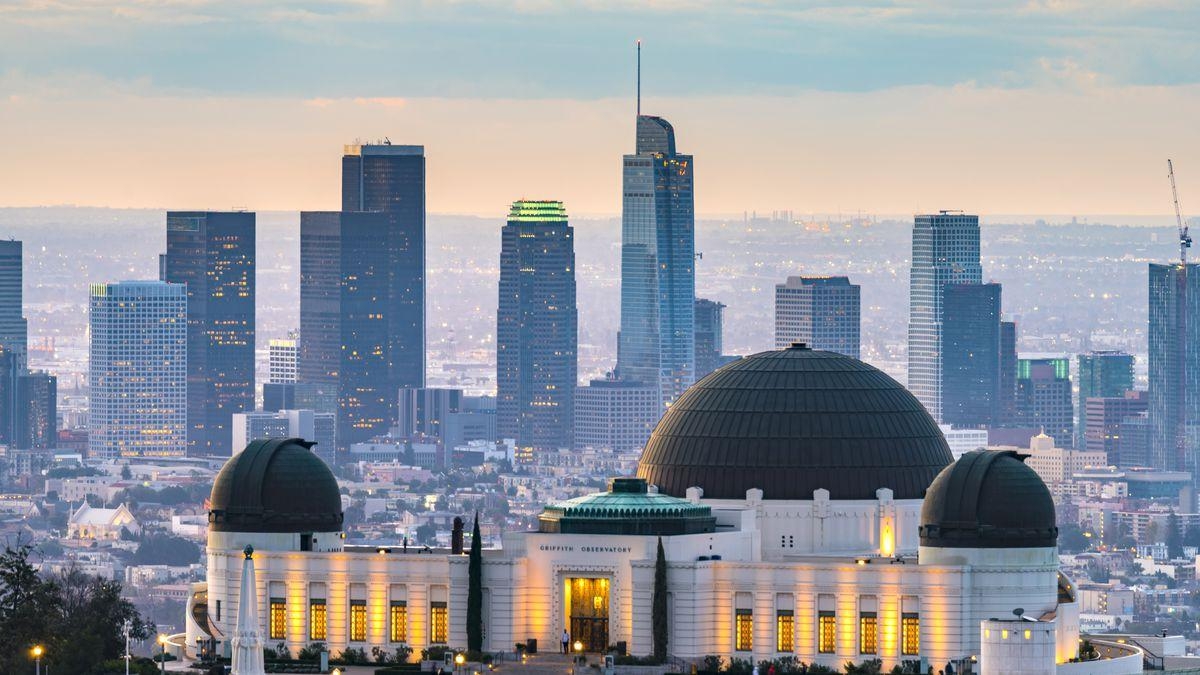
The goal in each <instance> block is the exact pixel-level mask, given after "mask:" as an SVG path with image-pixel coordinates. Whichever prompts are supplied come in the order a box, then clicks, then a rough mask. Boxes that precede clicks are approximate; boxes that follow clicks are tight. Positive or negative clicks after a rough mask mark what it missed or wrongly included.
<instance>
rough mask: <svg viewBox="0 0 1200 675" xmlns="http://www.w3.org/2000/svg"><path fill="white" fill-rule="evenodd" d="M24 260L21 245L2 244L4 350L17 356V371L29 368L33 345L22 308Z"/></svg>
mask: <svg viewBox="0 0 1200 675" xmlns="http://www.w3.org/2000/svg"><path fill="white" fill-rule="evenodd" d="M22 260H23V257H22V244H21V242H19V241H13V240H8V241H0V347H3V348H4V349H6V350H8V352H9V353H11V354H14V355H15V356H16V358H17V361H18V364H17V368H24V367H25V365H26V355H27V351H28V342H29V326H28V324H27V322H26V321H25V317H24V316H23V314H24V308H23V305H22V303H23V300H22V298H23V297H24V295H23V293H24V291H23V288H22V283H23V279H24V276H23V273H22V269H21V265H22Z"/></svg>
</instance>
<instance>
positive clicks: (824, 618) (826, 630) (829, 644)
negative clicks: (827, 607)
mask: <svg viewBox="0 0 1200 675" xmlns="http://www.w3.org/2000/svg"><path fill="white" fill-rule="evenodd" d="M836 649H837V623H836V622H835V620H834V617H833V612H817V651H818V652H819V653H821V654H832V653H833V652H834V651H836Z"/></svg>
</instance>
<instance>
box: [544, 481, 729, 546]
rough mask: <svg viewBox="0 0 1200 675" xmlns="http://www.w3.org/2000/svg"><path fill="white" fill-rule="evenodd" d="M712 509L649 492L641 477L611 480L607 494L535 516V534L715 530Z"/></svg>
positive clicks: (666, 533)
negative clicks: (536, 532)
mask: <svg viewBox="0 0 1200 675" xmlns="http://www.w3.org/2000/svg"><path fill="white" fill-rule="evenodd" d="M716 524H717V520H716V518H714V517H713V515H712V508H711V507H709V506H704V505H702V504H693V503H691V502H689V501H687V500H686V499H679V498H678V497H669V496H667V495H660V494H658V493H655V492H650V486H649V485H647V484H646V481H645V480H643V479H641V478H614V479H613V480H612V483H611V484H610V485H609V489H608V492H598V493H595V494H590V495H584V496H582V497H576V498H575V499H569V500H567V501H565V502H561V503H559V504H551V505H550V506H547V507H546V508H545V509H543V510H542V513H541V515H540V516H538V531H539V532H550V533H560V534H637V535H651V536H654V535H657V536H664V537H666V536H672V535H677V534H701V533H707V532H715V531H716Z"/></svg>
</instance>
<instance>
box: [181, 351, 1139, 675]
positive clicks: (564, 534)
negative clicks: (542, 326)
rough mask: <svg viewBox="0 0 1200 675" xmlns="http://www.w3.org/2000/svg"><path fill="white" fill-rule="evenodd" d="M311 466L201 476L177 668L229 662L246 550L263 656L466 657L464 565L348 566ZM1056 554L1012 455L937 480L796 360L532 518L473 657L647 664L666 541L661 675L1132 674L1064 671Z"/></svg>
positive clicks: (722, 379)
mask: <svg viewBox="0 0 1200 675" xmlns="http://www.w3.org/2000/svg"><path fill="white" fill-rule="evenodd" d="M310 445H311V444H309V443H306V442H303V441H300V440H298V439H273V440H260V441H255V442H253V443H251V444H250V445H249V446H247V447H246V449H245V450H244V451H243V452H241V453H240V454H238V455H235V456H234V457H233V458H232V459H230V460H229V461H228V463H226V465H225V466H224V468H223V469H222V470H221V472H220V473H219V475H218V476H217V478H216V482H215V484H214V486H213V490H212V497H211V510H210V512H209V534H208V546H207V581H206V582H205V583H201V584H196V585H194V587H193V592H192V594H191V596H190V600H189V602H188V608H187V616H186V623H187V638H186V639H187V642H186V645H187V647H186V648H187V649H188V651H189V653H190V652H192V650H193V648H194V646H195V645H196V644H197V643H198V642H199V641H200V640H204V641H215V642H216V645H217V651H218V653H223V654H228V653H229V648H228V646H227V645H228V642H229V640H230V636H231V635H232V634H233V631H234V628H235V626H236V625H237V622H238V616H237V611H238V606H239V597H238V596H239V593H240V588H241V581H242V568H243V562H244V559H245V555H244V554H243V549H245V548H246V547H247V546H252V547H253V549H254V552H255V553H254V564H255V568H256V570H257V571H256V577H257V578H256V580H255V584H254V585H255V592H256V594H257V598H256V600H257V602H256V604H257V608H258V614H259V616H258V617H257V621H258V625H259V626H260V630H261V632H262V637H263V639H264V641H265V643H266V644H268V645H275V644H277V643H279V642H285V643H287V645H288V647H289V648H290V649H291V651H292V653H293V654H294V653H296V652H297V651H298V650H299V649H300V648H301V647H303V646H305V645H308V644H309V643H312V642H323V643H325V644H326V645H327V646H328V648H329V650H330V651H331V652H332V653H337V652H339V651H341V650H343V649H345V648H346V647H354V648H362V649H365V650H366V651H367V652H368V653H370V651H371V648H372V647H380V648H381V649H383V650H386V651H394V650H395V648H396V647H399V646H402V645H407V646H409V647H411V648H413V649H414V651H416V652H419V651H420V650H421V649H422V648H425V647H429V646H431V645H439V644H441V645H448V646H451V647H465V645H466V614H467V586H468V557H467V556H466V555H462V554H457V555H456V554H452V553H450V552H448V551H445V550H438V551H434V552H432V553H421V552H419V551H418V549H417V548H415V547H414V548H411V549H409V550H408V551H407V552H404V551H402V550H401V548H400V546H395V547H391V548H387V547H383V548H381V547H379V546H370V547H354V546H348V545H345V542H344V537H343V534H342V502H341V498H340V494H339V490H338V484H337V481H336V479H335V478H334V476H333V475H332V473H331V472H330V471H329V469H328V468H327V467H326V466H325V464H324V463H323V462H322V461H321V460H320V459H319V458H318V457H317V456H316V455H314V454H313V453H312V452H311V450H310V449H309V446H310ZM1057 536H1058V528H1057V527H1056V525H1055V511H1054V503H1053V501H1052V499H1051V495H1050V492H1049V491H1048V490H1047V488H1046V486H1045V485H1044V484H1043V483H1042V481H1041V479H1040V478H1038V476H1037V475H1036V474H1035V473H1034V472H1033V470H1032V469H1030V468H1029V467H1027V466H1025V464H1024V462H1023V461H1022V458H1021V457H1020V456H1018V455H1017V454H1016V453H1012V452H992V451H974V452H969V453H967V454H966V455H964V456H963V457H962V458H961V459H959V460H958V461H956V462H955V461H952V457H951V454H950V450H949V448H948V447H947V445H946V441H945V439H944V438H943V436H942V433H941V432H940V431H939V430H938V427H937V424H935V422H934V420H933V419H932V418H931V417H930V415H929V414H928V413H927V412H926V411H925V409H924V407H922V405H921V404H920V403H919V402H918V401H917V399H916V398H915V397H914V396H913V395H912V394H910V393H909V392H908V391H907V390H906V389H905V388H904V387H902V386H901V385H900V384H899V383H897V382H896V381H895V380H894V379H892V378H891V377H889V376H888V375H886V374H884V373H883V372H881V371H879V370H878V369H876V368H874V367H872V366H869V365H867V364H865V363H863V362H861V361H858V360H856V359H853V358H850V357H847V356H842V355H839V354H834V353H831V352H824V351H816V350H811V349H808V348H806V347H804V346H803V345H799V344H797V345H793V346H792V347H791V348H787V349H782V350H778V351H769V352H764V353H761V354H757V355H754V356H750V357H747V358H744V359H741V360H739V361H736V362H733V363H730V364H728V365H726V366H724V367H722V368H720V369H718V370H717V371H715V372H713V373H711V374H710V375H708V376H707V377H705V378H704V379H702V380H700V381H699V382H698V383H696V384H695V385H693V386H692V387H691V388H690V389H689V390H688V391H687V392H686V393H684V394H683V396H681V397H680V398H679V399H678V401H676V402H675V403H674V404H673V405H671V406H670V408H669V409H668V410H667V412H666V413H665V414H664V415H663V417H662V419H661V420H660V422H659V423H658V426H657V428H656V429H655V430H654V433H653V435H652V436H651V438H650V440H649V442H648V443H647V445H646V447H645V450H644V451H643V454H642V456H641V460H640V462H639V468H638V473H637V477H636V478H617V479H614V480H613V481H611V485H610V488H609V490H608V491H607V492H603V493H598V494H592V495H588V496H584V497H579V498H576V499H572V500H569V501H566V502H563V503H559V504H554V505H550V506H547V507H546V508H545V510H544V511H543V512H542V514H541V516H540V517H539V527H538V530H537V531H533V532H507V533H504V535H503V539H502V547H501V548H499V549H493V550H485V551H484V552H483V574H482V582H483V584H482V585H483V624H484V649H485V650H488V651H501V650H508V651H511V650H512V649H513V645H514V644H515V643H518V642H525V641H527V640H529V639H531V638H533V639H536V640H537V641H538V642H539V643H540V644H541V645H542V646H543V649H545V648H549V649H554V648H555V647H557V645H558V644H559V640H560V637H561V635H562V632H563V630H564V629H565V630H567V631H569V632H570V634H571V639H572V640H580V641H581V642H583V643H584V645H585V648H586V649H587V650H588V651H603V650H605V649H607V647H608V646H609V645H614V644H617V643H619V642H623V643H625V645H626V647H627V649H628V651H629V652H630V653H633V654H638V655H642V654H648V653H650V651H651V641H652V637H651V636H652V626H651V597H652V594H653V589H654V567H655V558H656V549H657V544H658V541H659V539H660V538H661V540H662V543H663V547H664V551H665V557H666V560H667V563H668V584H667V588H668V616H669V617H670V622H669V642H668V651H669V652H670V654H671V656H672V657H675V658H677V659H683V660H687V661H692V662H699V661H700V660H701V659H703V657H705V656H706V655H719V656H721V657H723V658H724V659H725V660H726V661H728V660H730V659H731V658H739V659H745V660H750V661H753V662H758V661H761V660H769V659H776V658H779V657H781V656H792V657H794V658H795V659H796V660H798V661H804V662H808V663H821V664H824V665H828V666H831V667H834V668H841V666H842V664H844V663H846V662H847V661H853V662H856V663H857V662H861V661H863V660H867V659H881V660H882V661H883V665H884V671H885V672H887V670H889V669H891V668H892V667H893V666H895V665H897V664H902V663H904V662H911V661H916V662H921V663H923V664H925V666H924V667H928V666H933V668H934V670H935V672H936V670H938V669H941V668H943V667H944V666H945V664H947V663H953V664H954V670H955V672H960V671H961V670H962V665H963V664H964V663H966V662H969V661H972V660H976V661H979V662H980V663H978V664H977V665H976V666H975V669H976V672H978V671H979V669H980V666H983V672H984V673H1003V672H1023V673H1046V674H1050V673H1056V672H1058V673H1063V672H1105V673H1109V672H1111V673H1118V672H1141V659H1140V657H1139V658H1137V659H1134V661H1136V664H1134V665H1136V668H1135V669H1132V670H1117V669H1112V668H1111V667H1110V668H1108V669H1105V670H1103V671H1099V670H1095V668H1090V669H1089V666H1095V665H1097V664H1094V663H1093V664H1072V663H1069V661H1070V659H1072V658H1074V657H1076V656H1077V655H1078V648H1079V619H1078V616H1079V608H1078V605H1077V603H1076V601H1075V595H1074V590H1073V582H1071V581H1070V580H1069V579H1067V578H1066V577H1065V576H1064V575H1062V574H1061V573H1060V572H1059V565H1058V555H1057ZM1018 609H1020V610H1021V612H1020V614H1021V616H1019V617H1018V616H1014V610H1018ZM189 655H191V654H189ZM1127 660H1129V659H1117V660H1114V661H1113V662H1112V663H1110V664H1106V665H1108V666H1113V665H1116V663H1117V662H1118V661H1127ZM1079 667H1083V668H1085V669H1079ZM1130 668H1133V665H1131V666H1130ZM922 672H924V669H923V670H922Z"/></svg>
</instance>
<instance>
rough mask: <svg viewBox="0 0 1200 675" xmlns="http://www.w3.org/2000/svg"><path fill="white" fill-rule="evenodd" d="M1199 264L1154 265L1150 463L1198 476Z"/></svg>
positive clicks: (1199, 399) (1151, 288)
mask: <svg viewBox="0 0 1200 675" xmlns="http://www.w3.org/2000/svg"><path fill="white" fill-rule="evenodd" d="M1198 268H1200V265H1196V264H1195V263H1189V264H1187V265H1186V266H1185V265H1180V264H1170V265H1157V264H1153V263H1152V264H1151V265H1150V293H1149V301H1150V308H1149V309H1150V312H1149V313H1150V322H1149V323H1150V332H1149V336H1148V337H1149V340H1148V341H1149V366H1150V403H1149V411H1148V412H1149V425H1150V429H1149V431H1150V434H1149V439H1150V463H1151V465H1152V466H1154V467H1155V468H1159V469H1167V470H1171V471H1188V472H1190V473H1192V476H1193V480H1194V479H1195V476H1196V453H1197V450H1198V449H1200V269H1198Z"/></svg>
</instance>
